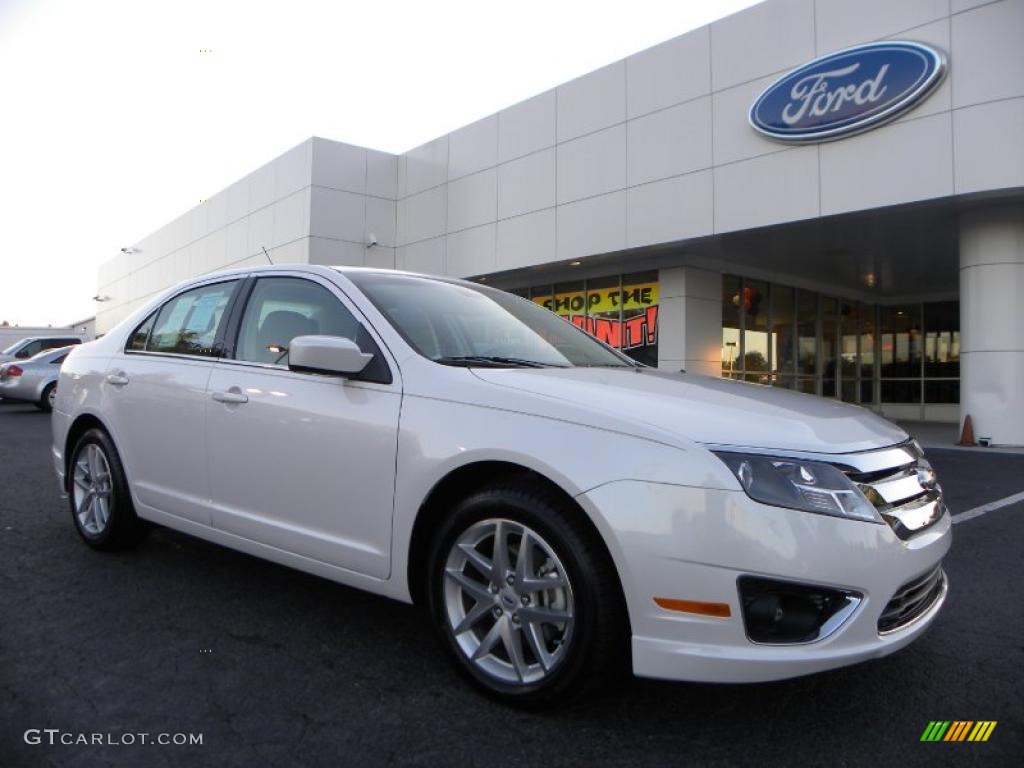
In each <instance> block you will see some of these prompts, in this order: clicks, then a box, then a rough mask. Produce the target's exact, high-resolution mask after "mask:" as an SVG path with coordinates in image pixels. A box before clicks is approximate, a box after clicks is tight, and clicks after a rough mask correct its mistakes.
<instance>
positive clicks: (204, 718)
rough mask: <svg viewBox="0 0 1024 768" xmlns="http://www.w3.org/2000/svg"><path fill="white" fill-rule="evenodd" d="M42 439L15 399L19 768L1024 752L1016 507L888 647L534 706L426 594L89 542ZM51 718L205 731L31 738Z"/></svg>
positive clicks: (975, 498)
mask: <svg viewBox="0 0 1024 768" xmlns="http://www.w3.org/2000/svg"><path fill="white" fill-rule="evenodd" d="M48 451H49V418H48V416H47V415H46V414H43V413H40V412H39V411H37V410H36V409H35V408H34V407H32V406H21V405H11V404H7V405H0V766H2V767H3V768H8V767H13V766H49V765H54V766H56V765H61V766H64V765H68V766H94V765H117V766H123V765H127V766H163V765H190V766H199V765H218V766H247V767H250V766H276V765H310V766H314V765H325V766H328V765H329V766H338V765H361V766H375V765H422V766H448V765H461V766H469V765H487V766H492V767H493V766H501V765H517V766H545V768H552V767H553V766H561V765H616V766H646V765H652V766H653V765H701V766H715V765H757V766H765V765H799V766H806V765H819V764H825V763H828V764H831V765H836V766H847V765H849V766H859V765H894V764H898V765H901V766H909V765H925V764H928V765H934V764H950V765H953V764H956V765H962V764H975V763H977V764H984V765H997V764H1011V763H1012V764H1014V765H1018V764H1019V762H1018V761H1019V759H1020V756H1021V755H1022V754H1024V686H1022V682H1024V679H1022V678H1024V675H1022V670H1024V606H1022V604H1024V587H1022V584H1024V578H1022V577H1024V558H1022V556H1021V551H1022V545H1021V541H1022V538H1024V503H1018V504H1016V505H1012V506H1007V507H1003V508H1002V509H998V510H996V511H993V512H991V513H989V514H986V515H984V516H981V517H977V518H975V519H973V520H969V521H966V522H964V523H962V524H958V525H957V526H956V530H955V541H954V544H953V550H952V552H951V553H950V555H949V557H948V558H947V560H946V566H945V567H946V571H947V573H948V575H949V578H950V582H951V593H950V598H949V600H948V602H947V606H946V609H945V611H944V612H943V614H942V615H941V616H940V617H939V619H938V620H937V622H936V623H935V625H934V627H933V628H932V629H931V631H930V632H929V633H928V634H927V635H926V636H924V637H923V638H922V639H921V640H920V641H918V642H917V643H916V644H914V645H912V646H910V647H909V648H908V649H906V650H904V651H902V652H900V653H898V654H896V655H894V656H890V657H888V658H885V659H882V660H879V661H874V662H870V663H867V664H862V665H860V666H856V667H851V668H847V669H842V670H837V671H834V672H829V673H825V674H820V675H816V676H812V677H808V678H802V679H797V680H791V681H785V682H779V683H771V684H763V685H751V686H715V685H692V684H675V683H662V682H654V681H646V680H634V681H627V682H626V683H624V684H623V685H622V686H620V687H619V688H618V690H615V691H611V692H609V693H608V694H607V695H605V696H603V697H600V698H596V699H589V700H586V701H582V702H579V703H577V704H575V705H573V706H572V707H569V708H566V709H562V710H556V711H553V712H548V713H546V714H530V713H524V712H518V711H513V710H509V709H506V708H504V707H502V706H500V705H497V704H494V703H492V702H490V701H488V700H485V699H482V698H480V697H479V696H478V695H476V694H475V693H474V692H473V691H471V690H470V689H469V688H467V687H466V686H465V685H464V684H463V682H462V681H461V679H460V678H458V677H457V676H456V673H455V672H454V671H453V670H452V669H451V668H450V667H449V666H448V663H447V661H446V659H445V658H444V657H443V656H442V654H441V651H440V649H439V647H438V646H437V645H436V644H435V642H434V640H433V637H432V636H431V635H430V634H429V632H428V629H427V626H426V623H425V621H424V620H423V618H422V616H421V614H420V613H419V611H418V610H417V609H415V608H413V607H410V606H406V605H402V604H399V603H395V602H392V601H388V600H385V599H382V598H378V597H374V596H371V595H367V594H364V593H361V592H357V591H355V590H351V589H348V588H345V587H342V586H338V585H335V584H332V583H329V582H327V581H323V580H320V579H317V578H314V577H312V576H307V575H304V574H301V573H297V572H294V571H291V570H288V569H286V568H283V567H280V566H277V565H273V564H270V563H267V562H263V561H261V560H257V559H255V558H252V557H249V556H247V555H242V554H238V553H235V552H232V551H230V550H227V549H222V548H220V547H217V546H214V545H212V544H207V543H204V542H202V541H199V540H196V539H192V538H189V537H187V536H184V535H181V534H178V533H173V532H171V531H167V530H164V529H157V530H155V531H154V532H153V535H151V536H150V538H149V539H148V540H147V541H146V543H145V544H144V545H143V546H142V547H141V548H140V549H138V550H137V551H134V552H129V553H121V554H116V555H109V554H102V553H97V552H93V551H92V550H90V549H88V548H87V547H86V546H85V545H84V544H82V543H81V542H80V540H79V539H78V536H77V534H76V533H75V531H74V529H73V527H72V524H71V521H70V517H69V512H68V511H67V507H66V503H65V502H64V501H63V500H61V498H60V496H59V494H58V491H57V487H56V482H55V480H54V476H53V473H52V470H51V468H50V461H49V454H48ZM929 455H930V458H931V459H932V463H933V464H934V465H935V466H936V468H937V470H938V472H939V476H940V479H941V480H942V481H943V484H944V486H945V487H946V489H947V493H948V498H949V502H950V506H951V507H952V510H953V512H954V513H957V512H962V511H964V510H967V509H969V508H973V507H976V506H978V505H980V504H984V503H987V502H990V501H993V500H996V499H1000V498H1003V497H1006V496H1009V495H1011V494H1013V493H1016V492H1019V491H1021V490H1024V456H1015V455H1006V454H988V455H986V454H979V453H976V452H954V451H935V450H933V451H931V452H930V454H929ZM930 720H996V721H998V725H997V727H996V728H995V730H994V731H993V733H992V736H991V738H990V739H989V741H988V742H986V743H966V742H965V743H941V742H940V743H922V742H920V737H921V735H922V732H923V731H924V729H925V727H926V726H927V724H928V722H929V721H930ZM46 728H58V729H60V730H61V731H64V732H72V733H75V734H77V733H87V734H88V733H95V732H101V733H108V732H110V733H113V734H121V733H129V732H130V733H149V734H152V735H156V734H159V733H171V734H174V733H201V734H202V739H203V743H202V744H201V745H193V746H175V745H153V744H147V745H140V744H135V745H132V746H125V745H115V746H99V745H92V746H81V745H79V746H75V745H72V746H65V745H60V744H55V745H53V746H50V745H48V744H46V743H45V741H44V743H43V744H40V745H28V744H26V743H25V741H24V738H23V734H24V733H25V731H26V730H28V729H46ZM1014 755H1017V757H1016V758H1014V757H1013V756H1014Z"/></svg>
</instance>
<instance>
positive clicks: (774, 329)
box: [769, 285, 796, 389]
mask: <svg viewBox="0 0 1024 768" xmlns="http://www.w3.org/2000/svg"><path fill="white" fill-rule="evenodd" d="M771 299H772V309H771V341H770V343H769V348H770V349H771V360H772V370H774V371H777V372H778V373H779V374H781V377H782V378H781V382H782V383H781V385H782V386H784V387H787V388H789V389H792V387H793V383H792V382H793V377H792V376H791V375H787V374H792V373H794V372H795V371H796V334H795V333H794V330H793V323H794V321H795V319H796V315H795V314H794V306H793V303H794V289H793V288H788V287H786V286H783V285H773V286H772V287H771ZM787 382H788V384H787Z"/></svg>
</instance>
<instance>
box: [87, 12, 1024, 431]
mask: <svg viewBox="0 0 1024 768" xmlns="http://www.w3.org/2000/svg"><path fill="white" fill-rule="evenodd" d="M1022 34H1024V0H998V1H997V2H974V1H972V0H901V2H887V1H885V0H863V1H862V2H856V3H851V2H844V1H843V0H817V2H815V0H768V2H764V3H762V4H760V5H756V6H753V7H751V8H749V9H747V10H745V11H742V12H740V13H737V14H735V15H733V16H729V17H727V18H724V19H722V20H720V21H717V22H715V23H713V24H711V25H709V26H706V27H702V28H699V29H696V30H693V31H691V32H688V33H686V34H684V35H682V36H680V37H676V38H674V39H672V40H668V41H667V42H664V43H662V44H660V45H657V46H655V47H653V48H650V49H648V50H645V51H642V52H639V53H636V54H635V55H632V56H629V57H628V58H626V59H624V60H621V61H616V62H614V63H611V64H609V65H607V66H605V67H603V68H601V69H599V70H596V71H594V72H591V73H589V74H587V75H584V76H582V77H580V78H578V79H576V80H573V81H571V82H568V83H565V84H563V85H559V86H558V87H556V88H553V89H551V90H549V91H546V92H544V93H541V94H538V95H537V96H534V97H533V98H530V99H527V100H526V101H524V102H521V103H519V104H515V105H512V106H509V107H508V108H507V109H504V110H502V111H500V112H498V113H497V114H493V115H489V116H487V117H484V118H483V119H481V120H479V121H477V122H475V123H472V124H470V125H467V126H465V127H463V128H460V129H458V130H456V131H453V132H452V133H450V134H448V135H446V136H441V137H438V138H436V139H434V140H433V141H430V142H428V143H427V144H424V145H423V146H420V147H417V148H415V149H412V150H410V151H408V152H406V153H404V154H401V155H392V154H388V153H385V152H379V151H376V150H373V149H367V148H363V147H356V146H352V145H349V144H344V143H340V142H336V141H330V140H326V139H321V138H311V139H309V140H308V141H305V142H303V143H302V144H300V145H299V146H297V147H295V148H293V149H291V150H290V151H288V152H286V153H285V154H283V155H281V156H280V157H278V158H276V159H275V160H273V161H271V162H270V163H268V164H267V165H265V166H263V167H262V168H260V169H258V170H256V171H254V172H253V173H252V174H250V175H249V176H247V177H246V178H244V179H241V180H239V181H238V182H236V183H234V184H232V185H231V186H230V187H228V188H227V189H225V190H224V191H222V192H220V193H219V194H217V195H215V196H214V197H212V198H211V199H210V200H209V201H208V202H204V203H203V204H201V205H199V206H197V207H196V208H194V209H192V210H191V211H188V212H187V213H185V214H184V215H182V216H180V217H179V218H177V219H175V220H174V221H171V222H170V223H169V224H167V225H166V226H165V227H163V228H162V229H160V230H159V231H157V232H154V233H153V234H152V235H150V236H149V237H147V238H145V239H144V240H142V241H140V242H138V243H135V244H134V245H133V246H132V247H131V248H128V249H126V251H127V252H126V253H122V254H120V255H118V256H117V257H116V258H114V259H112V260H111V261H109V262H107V263H105V264H104V265H103V266H102V267H101V268H100V271H99V279H98V284H99V287H98V298H99V299H100V300H101V303H100V304H98V314H97V320H96V322H97V332H98V333H103V332H105V331H107V330H109V329H110V328H111V327H112V326H113V325H114V324H115V323H117V322H118V321H119V320H120V319H121V318H123V317H124V316H126V315H127V314H128V313H129V312H130V311H132V310H133V309H134V308H136V307H137V306H139V305H140V304H141V303H143V302H145V301H147V300H148V299H149V298H150V297H152V296H153V295H154V294H156V293H158V292H160V291H162V290H164V289H166V288H167V287H169V286H171V285H173V284H174V283H176V282H178V281H180V280H182V279H184V278H187V277H191V276H194V275H199V274H203V273H206V272H210V271H214V270H219V269H224V268H229V267H238V266H245V265H250V264H251V265H257V264H259V265H262V264H266V263H267V261H268V258H269V259H270V260H272V261H273V263H275V264H279V263H285V262H304V263H305V262H308V263H314V264H339V265H340V264H344V265H366V266H372V267H385V268H397V269H407V270H414V271H418V272H426V273H431V274H440V275H452V276H457V277H468V278H473V279H477V280H481V281H486V283H487V284H489V285H494V286H497V287H500V288H504V289H507V290H511V291H514V292H516V293H518V294H520V295H522V296H524V297H527V298H529V299H532V300H534V301H537V302H540V303H543V304H545V305H546V306H548V307H550V308H551V309H553V310H554V311H556V312H558V313H559V314H561V315H563V316H564V317H565V318H566V320H568V321H570V322H573V323H575V324H577V325H579V326H581V327H583V328H585V329H587V330H588V331H590V332H592V333H594V334H596V335H598V336H599V337H600V338H602V339H604V340H606V341H608V342H609V343H612V344H614V345H616V346H618V347H620V348H622V349H624V350H625V351H626V352H627V353H628V354H630V355H632V356H633V357H635V358H637V359H639V360H642V361H644V362H646V363H650V364H654V365H657V366H659V367H661V368H664V369H669V370H679V369H685V370H686V371H688V372H696V373H703V374H710V375H716V376H726V377H731V378H736V379H742V380H746V381H750V382H757V383H761V384H767V385H773V386H780V387H787V388H791V389H796V390H800V391H803V392H809V393H813V394H816V395H818V396H821V397H827V398H834V399H837V400H842V401H845V402H852V403H859V404H861V405H864V406H866V407H869V408H872V409H874V410H876V411H878V412H880V413H882V414H884V415H886V416H889V417H892V418H897V419H910V420H927V421H937V422H950V423H951V424H952V423H958V422H960V421H962V420H963V419H964V417H966V416H967V415H970V416H971V417H972V421H973V426H974V432H975V435H977V436H978V437H979V438H988V439H989V440H990V441H991V442H992V443H993V444H1003V445H1024V312H1022V308H1021V306H1020V305H1019V304H1018V302H1019V301H1022V300H1024V299H1022V297H1024V43H1022ZM410 119H415V116H414V115H410ZM264 249H265V251H266V253H264Z"/></svg>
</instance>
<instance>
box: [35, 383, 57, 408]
mask: <svg viewBox="0 0 1024 768" xmlns="http://www.w3.org/2000/svg"><path fill="white" fill-rule="evenodd" d="M56 399H57V382H52V383H50V384H47V385H46V388H45V389H44V390H43V394H42V395H40V397H39V400H37V401H36V408H38V409H39V410H41V411H46V412H47V413H49V412H50V411H52V410H53V403H54V401H55V400H56Z"/></svg>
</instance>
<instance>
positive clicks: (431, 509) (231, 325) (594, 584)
mask: <svg viewBox="0 0 1024 768" xmlns="http://www.w3.org/2000/svg"><path fill="white" fill-rule="evenodd" d="M53 436H54V443H53V461H54V466H55V468H56V471H57V475H58V476H59V479H60V485H61V488H62V489H63V490H64V491H65V492H66V493H67V494H68V496H69V498H70V505H71V511H72V518H73V520H74V524H75V525H76V526H77V528H78V531H79V533H80V534H81V536H82V537H83V538H84V539H85V541H86V542H88V543H89V544H90V545H92V546H94V547H96V548H98V549H113V548H118V547H125V546H129V545H132V544H134V543H136V542H138V541H139V540H140V539H141V537H142V535H143V534H144V532H145V530H146V526H147V525H148V524H149V523H157V524H160V525H164V526H167V527H170V528H174V529H176V530H179V531H183V532H185V533H188V534H192V535H195V536H199V537H201V538H204V539H208V540H210V541H213V542H217V543H220V544H223V545H225V546H228V547H233V548H235V549H239V550H242V551H244V552H248V553H251V554H254V555H258V556H260V557H265V558H267V559H269V560H273V561H275V562H278V563H283V564H286V565H290V566H293V567H295V568H299V569H301V570H304V571H308V572H310V573H314V574H317V575H320V576H323V577H326V578H329V579H333V580H335V581H338V582H342V583H344V584H348V585H352V586H355V587H359V588H362V589H366V590H368V591H371V592H375V593H378V594H381V595H386V596H389V597H392V598H396V599H399V600H405V601H416V602H420V603H423V604H425V605H426V606H427V608H428V610H429V613H430V616H431V617H432V622H433V623H434V624H435V625H436V628H437V630H438V631H439V633H440V636H441V638H442V640H443V643H444V644H445V645H446V646H447V648H448V649H449V650H450V652H451V655H452V657H453V658H454V660H455V662H456V664H457V666H458V667H459V668H460V669H461V670H462V671H463V672H465V673H466V674H467V675H468V676H469V677H470V678H471V679H472V680H473V681H475V682H476V683H477V684H478V685H480V686H481V687H483V688H484V689H485V690H486V691H488V692H490V693H491V694H493V695H497V696H499V697H501V698H503V699H505V700H507V701H511V702H517V703H521V704H529V705H534V704H544V703H550V702H552V701H555V700H558V699H560V698H562V697H564V696H565V695H568V694H569V693H570V692H572V691H575V690H576V689H577V688H578V687H580V686H581V685H583V684H586V683H596V682H599V681H602V680H605V679H607V678H608V676H609V673H610V671H612V670H614V669H617V668H622V667H625V666H627V665H628V664H629V663H630V662H631V664H632V670H633V672H634V673H635V674H637V675H641V676H647V677H657V678H669V679H676V680H696V681H720V682H754V681H761V680H773V679H779V678H786V677H792V676H795V675H802V674H807V673H811V672H817V671H820V670H824V669H829V668H832V667H838V666H841V665H844V664H850V663H853V662H857V661H862V660H865V659H872V658H876V657H879V656H883V655H885V654H887V653H891V652H892V651H895V650H897V649H899V648H901V647H903V646H905V645H907V644H908V643H909V642H911V641H912V640H914V639H915V638H916V637H918V636H919V635H920V634H921V633H922V632H923V631H924V630H925V629H926V627H928V625H929V624H930V623H931V622H932V620H933V619H934V618H935V616H936V614H937V613H938V611H939V609H940V607H941V606H942V604H943V601H944V599H945V596H946V589H947V586H946V577H945V574H944V573H943V571H942V569H941V565H940V563H941V560H942V557H943V555H945V553H946V551H947V550H948V549H949V545H950V539H951V525H950V516H949V514H948V512H947V511H946V508H945V505H944V504H943V501H942V496H941V490H940V488H939V486H938V485H937V484H936V481H935V475H934V473H933V472H932V470H931V468H930V467H929V465H928V463H927V462H926V461H925V459H924V458H923V456H922V453H921V450H920V448H919V447H918V446H917V444H916V443H914V442H913V441H911V440H910V439H909V438H908V436H907V434H905V433H904V432H903V431H902V430H901V429H899V428H898V427H896V426H894V425H893V424H891V423H889V422H887V421H885V420H883V419H881V418H879V417H877V416H875V415H873V414H871V413H869V412H868V411H866V410H863V409H860V408H857V407H853V406H849V405H844V404H842V403H838V402H835V401H830V400H824V399H820V398H816V397H812V396H806V395H800V394H796V393H792V392H788V391H784V390H780V389H774V388H771V387H764V386H759V385H753V384H744V383H739V382H733V381H727V380H720V379H715V378H707V377H701V376H694V375H686V374H682V373H674V372H673V373H669V372H663V371H658V370H655V369H652V368H646V367H643V366H640V365H637V364H635V363H634V362H633V361H631V360H630V359H629V358H627V357H625V356H624V355H622V354H620V353H619V352H617V351H615V350H613V349H611V348H609V347H606V346H604V345H602V344H601V343H599V342H597V341H596V340H594V339H593V338H592V337H590V336H587V335H586V334H585V333H583V332H582V331H580V330H579V329H577V328H575V327H574V326H573V325H571V324H570V323H567V322H565V321H564V320H562V319H560V318H559V317H557V316H556V315H554V314H553V313H551V312H549V311H548V310H546V309H544V308H542V307H540V306H538V305H536V304H534V303H532V302H529V301H526V300H524V299H521V298H518V297H516V296H513V295H511V294H507V293H504V292H501V291H498V290H495V289H491V288H487V287H484V286H481V285H477V284H473V283H468V282H463V281H459V280H451V279H443V278H434V277H427V276H422V275H413V274H408V273H401V272H392V271H377V270H368V269H355V268H331V267H320V266H287V267H286V266H276V267H266V268H256V269H248V270H239V271H233V272H225V273H221V274H217V275H212V276H206V277H202V278H197V279H194V280H190V281H188V282H186V283H183V284H181V285H180V286H178V287H177V288H175V289H173V290H171V291H170V292H168V293H167V294H165V295H164V296H163V297H161V298H160V299H157V300H156V301H154V302H152V303H150V304H149V305H148V306H146V307H144V308H142V309H140V310H139V311H137V312H136V313H134V314H133V315H132V316H131V317H130V318H128V319H127V320H125V321H124V322H123V323H121V324H120V325H119V326H118V327H117V328H116V329H115V330H113V331H111V332H110V333H108V334H107V335H106V336H105V337H104V338H102V339H100V340H98V341H94V342H91V343H88V344H83V345H82V346H80V347H76V348H75V349H74V350H72V352H71V353H70V354H69V355H68V357H67V360H66V361H65V362H64V365H63V367H62V369H61V375H60V382H59V386H58V388H57V400H56V404H55V409H54V413H53ZM182 578H188V576H187V574H186V573H184V572H183V573H182Z"/></svg>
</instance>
